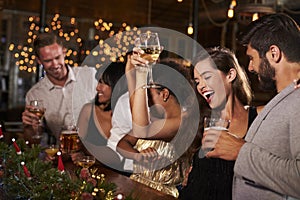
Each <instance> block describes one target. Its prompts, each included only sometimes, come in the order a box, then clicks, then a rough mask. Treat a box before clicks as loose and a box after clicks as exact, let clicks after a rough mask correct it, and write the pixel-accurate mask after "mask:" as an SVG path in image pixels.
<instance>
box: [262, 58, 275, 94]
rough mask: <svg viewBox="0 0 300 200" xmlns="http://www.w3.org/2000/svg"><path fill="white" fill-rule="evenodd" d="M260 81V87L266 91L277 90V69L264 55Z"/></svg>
mask: <svg viewBox="0 0 300 200" xmlns="http://www.w3.org/2000/svg"><path fill="white" fill-rule="evenodd" d="M258 74H259V81H260V88H261V89H262V90H265V91H274V90H276V81H275V80H274V77H275V69H274V68H273V67H272V66H271V64H270V62H269V61H268V60H267V59H266V58H265V57H264V58H262V60H261V62H260V65H259V73H258Z"/></svg>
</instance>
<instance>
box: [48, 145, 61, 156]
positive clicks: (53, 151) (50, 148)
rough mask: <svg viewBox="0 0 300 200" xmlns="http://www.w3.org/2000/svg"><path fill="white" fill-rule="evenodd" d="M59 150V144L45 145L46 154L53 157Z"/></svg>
mask: <svg viewBox="0 0 300 200" xmlns="http://www.w3.org/2000/svg"><path fill="white" fill-rule="evenodd" d="M58 151H59V145H56V144H51V145H49V146H47V147H46V149H45V152H46V154H47V155H48V156H50V157H53V156H55V155H56V153H57V152H58Z"/></svg>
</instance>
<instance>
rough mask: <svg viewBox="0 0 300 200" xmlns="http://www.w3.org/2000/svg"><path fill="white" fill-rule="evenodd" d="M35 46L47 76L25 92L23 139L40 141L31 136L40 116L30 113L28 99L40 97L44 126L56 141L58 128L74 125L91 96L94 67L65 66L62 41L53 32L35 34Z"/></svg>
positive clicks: (38, 60) (39, 61) (94, 92)
mask: <svg viewBox="0 0 300 200" xmlns="http://www.w3.org/2000/svg"><path fill="white" fill-rule="evenodd" d="M34 49H35V53H36V58H37V62H38V64H40V65H43V68H44V70H45V73H46V75H45V77H44V78H43V79H41V80H40V81H39V82H38V83H36V84H35V85H34V86H33V87H32V88H31V89H30V90H29V91H28V92H27V94H26V108H25V111H24V112H23V113H22V121H23V124H24V133H25V139H28V140H29V141H30V142H35V143H36V142H39V141H36V140H33V139H32V135H33V134H34V132H35V131H36V129H37V127H38V126H37V125H38V123H39V118H38V117H37V116H36V115H35V114H33V113H31V112H29V109H30V106H29V102H30V101H31V100H42V101H43V106H44V108H45V114H44V120H43V121H44V123H43V126H44V128H45V129H46V130H47V132H48V134H49V135H51V136H54V137H52V138H55V139H56V140H57V141H58V139H59V135H60V130H61V127H62V126H63V125H75V124H76V123H77V118H78V115H79V112H80V110H81V108H82V106H83V105H84V104H85V103H87V102H88V101H90V100H91V99H93V98H94V96H95V94H96V91H95V88H96V86H97V80H96V78H95V74H96V69H95V68H94V67H86V66H85V67H70V66H68V65H66V64H65V56H66V49H65V48H64V46H63V42H62V41H61V40H60V38H59V37H58V36H56V35H55V34H52V33H41V34H40V35H38V37H37V38H36V40H35V41H34ZM75 84H76V86H75ZM54 142H55V141H54Z"/></svg>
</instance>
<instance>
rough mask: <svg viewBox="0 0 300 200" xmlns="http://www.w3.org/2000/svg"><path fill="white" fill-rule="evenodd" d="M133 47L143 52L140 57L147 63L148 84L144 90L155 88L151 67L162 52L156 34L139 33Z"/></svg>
mask: <svg viewBox="0 0 300 200" xmlns="http://www.w3.org/2000/svg"><path fill="white" fill-rule="evenodd" d="M135 46H136V47H138V48H140V49H142V50H143V51H144V53H143V54H141V55H140V56H141V57H142V58H144V59H146V60H147V61H148V64H147V66H146V67H147V70H148V76H149V82H148V84H147V85H146V86H145V88H156V86H155V84H154V81H153V75H152V67H153V65H154V64H155V63H156V62H157V60H158V58H159V54H160V53H161V50H162V48H161V46H160V42H159V37H158V34H157V33H155V32H146V33H141V34H140V35H139V37H137V38H136V40H135Z"/></svg>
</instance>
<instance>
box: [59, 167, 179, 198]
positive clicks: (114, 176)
mask: <svg viewBox="0 0 300 200" xmlns="http://www.w3.org/2000/svg"><path fill="white" fill-rule="evenodd" d="M76 167H77V166H75V165H74V164H73V163H72V162H67V163H65V168H66V170H69V171H70V172H72V171H74V169H75V168H76ZM93 167H97V168H98V170H97V171H98V173H103V174H104V175H105V181H107V182H111V183H114V184H116V185H117V189H116V194H119V193H122V194H124V195H125V196H128V195H130V194H131V195H132V197H134V198H136V199H138V200H175V199H176V198H175V197H173V196H171V195H167V194H164V193H163V192H160V191H157V190H155V189H152V188H150V187H148V186H146V185H144V184H141V183H138V182H136V181H133V180H131V179H130V178H129V177H127V176H124V175H122V174H120V173H118V172H116V171H114V170H112V169H110V168H108V167H106V166H104V165H101V164H99V163H98V164H96V165H95V166H93Z"/></svg>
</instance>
